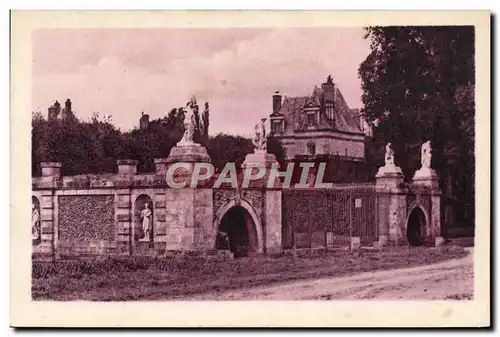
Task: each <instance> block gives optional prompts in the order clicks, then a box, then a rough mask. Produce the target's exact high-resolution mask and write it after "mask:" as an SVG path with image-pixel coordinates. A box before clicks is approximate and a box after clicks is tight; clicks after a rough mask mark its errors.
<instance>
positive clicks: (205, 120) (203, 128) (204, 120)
mask: <svg viewBox="0 0 500 337" xmlns="http://www.w3.org/2000/svg"><path fill="white" fill-rule="evenodd" d="M209 114H210V107H209V106H208V102H205V110H203V115H202V116H201V122H200V134H201V136H202V137H203V139H204V140H205V141H208V126H209Z"/></svg>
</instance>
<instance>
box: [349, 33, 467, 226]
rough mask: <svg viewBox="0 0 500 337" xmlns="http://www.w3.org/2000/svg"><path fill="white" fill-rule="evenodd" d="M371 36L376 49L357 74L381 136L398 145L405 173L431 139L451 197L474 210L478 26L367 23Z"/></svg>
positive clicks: (409, 174) (371, 119)
mask: <svg viewBox="0 0 500 337" xmlns="http://www.w3.org/2000/svg"><path fill="white" fill-rule="evenodd" d="M365 38H367V39H370V41H371V44H370V48H371V52H370V54H369V55H368V57H367V58H366V60H365V61H364V62H363V63H362V64H361V65H360V67H359V70H358V73H359V77H360V78H361V80H362V89H363V96H362V99H363V103H364V113H365V115H366V117H367V120H368V123H370V124H371V125H372V126H373V128H374V134H375V136H376V137H379V138H382V139H383V140H384V141H386V142H392V143H393V144H394V147H395V159H396V164H398V165H399V166H401V168H402V169H403V172H404V173H405V176H406V177H407V178H411V177H412V176H413V172H414V171H415V169H418V168H419V166H420V160H419V150H420V145H421V144H422V143H423V142H424V141H426V140H431V142H432V145H433V148H434V156H433V163H432V166H433V167H434V168H435V169H436V171H437V172H438V174H439V176H440V183H441V187H442V188H443V190H444V192H445V196H446V197H449V198H451V199H455V200H458V199H459V200H460V202H461V206H462V207H463V206H465V207H468V208H469V209H470V208H473V206H474V205H473V203H474V201H473V198H474V193H473V191H474V186H473V181H474V84H475V81H474V76H475V69H474V28H473V27H470V26H453V27H447V26H439V27H437V26H425V27H394V26H392V27H369V28H366V36H365ZM451 185H454V186H451ZM457 185H460V186H457ZM469 214H473V213H470V212H469ZM462 220H464V221H465V222H467V221H469V220H470V219H469V220H468V219H462ZM472 221H473V220H472Z"/></svg>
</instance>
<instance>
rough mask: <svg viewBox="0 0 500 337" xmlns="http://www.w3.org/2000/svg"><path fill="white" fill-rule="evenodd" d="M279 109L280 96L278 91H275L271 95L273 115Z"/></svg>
mask: <svg viewBox="0 0 500 337" xmlns="http://www.w3.org/2000/svg"><path fill="white" fill-rule="evenodd" d="M280 109H281V95H280V92H279V91H276V92H275V93H274V95H273V114H275V113H277V112H278V111H280Z"/></svg>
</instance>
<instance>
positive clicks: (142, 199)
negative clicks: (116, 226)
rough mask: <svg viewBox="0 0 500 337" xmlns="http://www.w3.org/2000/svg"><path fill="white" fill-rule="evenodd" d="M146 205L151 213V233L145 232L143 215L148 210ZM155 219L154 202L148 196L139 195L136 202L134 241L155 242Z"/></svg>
mask: <svg viewBox="0 0 500 337" xmlns="http://www.w3.org/2000/svg"><path fill="white" fill-rule="evenodd" d="M146 204H147V205H148V208H149V210H150V211H151V213H150V217H149V219H150V220H149V233H145V232H144V231H143V223H142V221H143V216H142V213H143V212H144V210H145V208H146ZM153 219H154V207H153V200H152V199H151V197H149V195H147V194H141V195H139V196H138V197H137V198H136V199H135V202H134V240H140V241H152V240H153V231H154V229H153V227H154V226H153V223H154V221H153Z"/></svg>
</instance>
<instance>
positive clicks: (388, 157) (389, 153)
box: [385, 143, 394, 166]
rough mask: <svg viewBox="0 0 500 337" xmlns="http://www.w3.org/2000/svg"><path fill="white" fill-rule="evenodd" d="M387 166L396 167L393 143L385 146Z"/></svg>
mask: <svg viewBox="0 0 500 337" xmlns="http://www.w3.org/2000/svg"><path fill="white" fill-rule="evenodd" d="M385 166H394V151H393V150H392V144H391V143H387V145H386V146H385Z"/></svg>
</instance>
